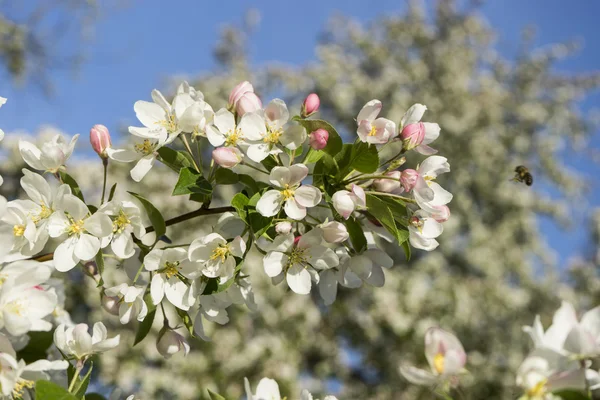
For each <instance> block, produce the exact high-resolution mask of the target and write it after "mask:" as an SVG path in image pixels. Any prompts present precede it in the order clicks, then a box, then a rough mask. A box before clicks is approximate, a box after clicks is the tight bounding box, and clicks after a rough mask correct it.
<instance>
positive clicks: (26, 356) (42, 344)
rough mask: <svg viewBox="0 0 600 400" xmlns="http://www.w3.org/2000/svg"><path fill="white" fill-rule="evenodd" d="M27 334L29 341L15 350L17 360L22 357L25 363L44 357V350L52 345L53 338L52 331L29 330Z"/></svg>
mask: <svg viewBox="0 0 600 400" xmlns="http://www.w3.org/2000/svg"><path fill="white" fill-rule="evenodd" d="M27 335H28V336H29V343H27V346H25V348H23V349H21V350H19V351H18V352H17V360H19V359H23V360H25V362H26V363H27V364H31V363H32V362H34V361H37V360H41V359H45V358H46V351H47V350H48V348H49V347H50V346H52V343H53V340H54V339H53V335H52V332H34V331H30V332H28V333H27Z"/></svg>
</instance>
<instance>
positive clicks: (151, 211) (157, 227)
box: [127, 192, 167, 239]
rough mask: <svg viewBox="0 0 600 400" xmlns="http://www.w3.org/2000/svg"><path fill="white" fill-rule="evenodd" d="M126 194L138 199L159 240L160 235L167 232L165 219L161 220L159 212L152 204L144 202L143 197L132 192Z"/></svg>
mask: <svg viewBox="0 0 600 400" xmlns="http://www.w3.org/2000/svg"><path fill="white" fill-rule="evenodd" d="M127 193H129V194H130V195H132V196H133V197H135V198H136V199H138V200H139V201H140V203H142V206H143V207H144V210H146V213H147V214H148V218H150V223H152V226H153V227H154V232H156V237H157V238H159V237H161V236H162V235H164V234H165V233H166V232H167V226H166V225H165V219H164V218H163V216H162V214H161V213H160V211H158V210H157V209H156V207H154V205H153V204H152V203H150V202H149V201H148V200H146V199H145V198H144V197H142V196H140V195H139V194H137V193H134V192H127ZM138 239H141V238H138Z"/></svg>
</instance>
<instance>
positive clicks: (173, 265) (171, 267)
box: [163, 261, 179, 278]
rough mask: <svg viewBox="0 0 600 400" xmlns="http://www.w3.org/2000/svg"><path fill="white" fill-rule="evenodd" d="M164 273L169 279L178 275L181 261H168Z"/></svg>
mask: <svg viewBox="0 0 600 400" xmlns="http://www.w3.org/2000/svg"><path fill="white" fill-rule="evenodd" d="M163 272H164V274H165V275H166V276H167V278H171V277H172V276H175V275H177V274H178V273H179V261H176V262H170V261H167V262H166V263H165V269H164V271H163Z"/></svg>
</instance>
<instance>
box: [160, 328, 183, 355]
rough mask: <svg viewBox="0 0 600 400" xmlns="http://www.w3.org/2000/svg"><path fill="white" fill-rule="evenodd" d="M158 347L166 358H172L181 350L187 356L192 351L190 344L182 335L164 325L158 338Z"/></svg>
mask: <svg viewBox="0 0 600 400" xmlns="http://www.w3.org/2000/svg"><path fill="white" fill-rule="evenodd" d="M156 349H157V350H158V352H159V353H160V355H161V356H163V357H164V358H170V357H171V356H172V355H174V354H177V353H179V352H180V351H183V355H184V356H187V355H188V353H189V352H190V345H189V344H188V342H187V340H186V339H185V338H184V337H183V336H182V335H180V334H179V333H177V332H175V331H174V330H173V329H171V328H167V327H164V328H163V329H161V331H160V333H159V334H158V338H157V339H156Z"/></svg>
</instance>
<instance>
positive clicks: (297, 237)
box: [294, 236, 302, 246]
mask: <svg viewBox="0 0 600 400" xmlns="http://www.w3.org/2000/svg"><path fill="white" fill-rule="evenodd" d="M300 239H302V236H296V237H295V238H294V246H297V245H298V242H300Z"/></svg>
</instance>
